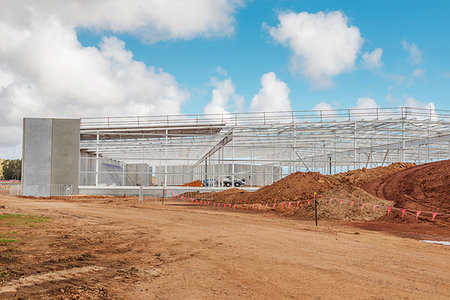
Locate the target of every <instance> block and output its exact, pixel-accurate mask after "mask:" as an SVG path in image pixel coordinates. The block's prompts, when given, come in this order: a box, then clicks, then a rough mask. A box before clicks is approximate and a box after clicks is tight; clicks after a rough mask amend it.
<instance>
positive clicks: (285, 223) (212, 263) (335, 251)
mask: <svg viewBox="0 0 450 300" xmlns="http://www.w3.org/2000/svg"><path fill="white" fill-rule="evenodd" d="M17 215H19V216H17ZM28 215H32V216H28ZM0 216H3V218H0V230H1V233H0V235H2V236H3V237H6V236H7V235H8V234H9V235H10V237H11V238H13V239H14V240H16V241H15V242H7V243H0V253H1V256H0V269H1V270H0V282H1V283H0V298H2V299H17V298H23V299H27V298H31V299H55V298H56V299H224V298H226V299H236V298H259V299H261V298H262V299H286V298H294V299H311V298H314V299H320V298H326V299H328V298H341V299H355V298H357V299H398V298H409V299H411V298H413V299H419V298H422V299H448V298H449V297H450V277H449V274H448V270H449V268H450V255H449V254H450V252H449V251H450V248H449V247H448V246H444V245H434V244H427V243H424V242H422V241H419V240H416V239H411V238H405V237H399V236H396V235H392V234H386V233H383V232H376V231H368V230H365V229H361V228H357V227H355V224H353V223H348V224H343V223H338V222H331V221H326V222H325V221H321V222H320V223H319V226H318V227H315V226H314V225H313V223H312V222H311V221H310V220H306V221H305V220H303V221H302V220H298V219H296V218H283V217H280V216H279V215H275V214H270V213H248V212H246V213H244V212H241V211H236V210H233V209H226V210H225V209H222V210H218V209H213V208H211V207H204V206H198V205H197V206H196V205H192V204H189V203H182V202H171V201H169V202H166V203H165V204H164V205H161V203H155V202H153V201H146V203H144V204H143V205H138V204H137V199H136V202H135V203H133V202H132V201H131V200H130V199H128V201H126V202H121V201H120V199H116V198H105V199H95V198H90V199H76V200H75V199H74V200H72V201H65V200H62V199H52V200H45V199H32V198H12V197H0ZM6 216H10V217H8V218H6ZM14 218H15V219H14ZM8 220H9V221H8ZM11 220H16V221H14V222H12V221H11ZM25 220H27V221H25ZM396 225H399V224H396ZM406 225H408V224H406ZM435 237H436V238H437V236H435ZM417 238H420V237H419V236H417ZM440 238H443V237H442V236H440ZM447 238H450V237H448V236H447Z"/></svg>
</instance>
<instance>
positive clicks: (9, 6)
mask: <svg viewBox="0 0 450 300" xmlns="http://www.w3.org/2000/svg"><path fill="white" fill-rule="evenodd" d="M242 5H243V1H242V0H186V1H178V0H166V1H160V0H130V1H121V0H95V1H91V0H78V1H72V0H40V1H34V0H3V1H2V6H1V8H2V9H1V10H0V127H1V129H2V130H1V131H0V157H1V156H11V155H10V153H11V151H16V152H15V154H14V155H15V156H18V155H20V146H18V145H19V144H20V141H21V134H20V132H21V129H20V126H21V120H22V118H23V117H25V116H26V117H79V116H92V115H126V114H129V115H137V114H139V115H144V114H165V113H167V114H177V113H180V112H181V104H182V103H183V102H184V101H185V100H187V99H188V98H189V93H188V92H186V91H185V90H183V89H181V88H180V87H179V85H178V82H177V81H176V79H175V78H174V77H173V76H171V75H170V74H168V73H166V72H164V71H163V70H161V69H157V68H154V67H147V66H146V65H145V64H144V63H142V62H139V61H136V60H134V59H133V54H132V53H131V52H130V51H127V50H126V49H125V45H124V42H122V41H120V40H119V39H117V38H115V37H104V38H103V39H102V42H101V43H100V45H99V47H98V48H96V47H83V46H82V45H81V44H80V42H79V41H78V39H77V32H76V30H77V29H79V28H83V29H88V30H94V31H97V32H99V33H101V32H102V31H108V32H112V33H115V32H117V33H129V34H132V35H135V36H138V37H140V38H141V39H142V40H143V41H145V42H149V43H152V42H156V41H160V40H170V39H190V38H194V37H213V36H229V35H231V34H233V32H234V23H235V19H234V13H235V11H236V10H237V9H238V8H239V7H240V6H242ZM242 103H243V100H242V99H240V98H238V97H237V98H236V100H235V105H236V106H239V105H241V106H242Z"/></svg>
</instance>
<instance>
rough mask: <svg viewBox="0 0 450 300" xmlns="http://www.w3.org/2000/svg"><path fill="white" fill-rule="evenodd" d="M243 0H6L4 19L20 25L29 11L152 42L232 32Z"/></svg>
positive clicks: (0, 12) (223, 34)
mask: <svg viewBox="0 0 450 300" xmlns="http://www.w3.org/2000/svg"><path fill="white" fill-rule="evenodd" d="M241 6H243V0H183V1H179V0H164V1H161V0H128V1H123V0H95V1H92V0H78V1H73V0H39V1H35V0H3V3H2V10H1V11H0V19H3V20H5V21H6V22H9V23H15V24H16V25H18V24H20V25H23V24H25V23H27V22H28V20H27V19H28V18H27V16H25V15H24V13H25V12H26V13H28V14H29V15H33V16H36V15H43V16H58V17H59V18H60V19H61V20H63V22H64V25H65V26H68V27H71V28H74V27H81V28H87V29H94V30H108V31H113V32H128V33H132V34H134V35H138V36H140V37H141V38H142V39H143V40H145V41H147V42H150V43H152V42H156V41H160V40H167V39H190V38H193V37H196V36H203V37H212V36H227V35H230V34H232V33H233V32H234V23H235V19H234V16H233V14H234V13H235V11H236V9H237V8H239V7H241Z"/></svg>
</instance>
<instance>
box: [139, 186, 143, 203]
mask: <svg viewBox="0 0 450 300" xmlns="http://www.w3.org/2000/svg"><path fill="white" fill-rule="evenodd" d="M139 203H142V204H143V203H144V188H143V187H142V186H140V187H139Z"/></svg>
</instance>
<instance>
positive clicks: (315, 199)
mask: <svg viewBox="0 0 450 300" xmlns="http://www.w3.org/2000/svg"><path fill="white" fill-rule="evenodd" d="M314 218H315V219H316V226H317V194H316V193H314Z"/></svg>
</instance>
